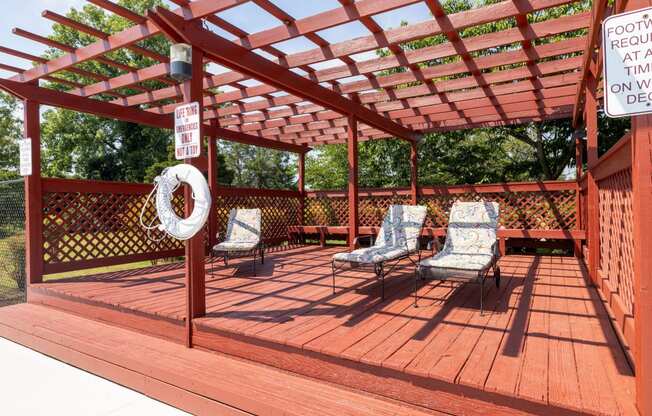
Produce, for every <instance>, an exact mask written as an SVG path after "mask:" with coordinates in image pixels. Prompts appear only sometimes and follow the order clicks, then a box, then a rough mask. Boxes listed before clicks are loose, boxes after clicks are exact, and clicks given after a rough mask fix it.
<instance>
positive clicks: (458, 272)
mask: <svg viewBox="0 0 652 416" xmlns="http://www.w3.org/2000/svg"><path fill="white" fill-rule="evenodd" d="M492 259H493V256H492V255H488V254H454V253H444V252H441V253H437V254H436V255H435V256H433V257H430V258H428V259H425V260H421V263H420V264H419V273H420V274H421V275H426V276H428V277H430V278H433V279H444V280H446V279H454V278H463V279H472V278H476V277H478V276H479V275H480V272H481V271H483V270H486V269H487V268H488V267H489V266H491V261H492Z"/></svg>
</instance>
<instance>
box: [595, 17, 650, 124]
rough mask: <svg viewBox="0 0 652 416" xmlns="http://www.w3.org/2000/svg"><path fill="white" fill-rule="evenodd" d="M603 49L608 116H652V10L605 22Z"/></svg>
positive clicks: (608, 19)
mask: <svg viewBox="0 0 652 416" xmlns="http://www.w3.org/2000/svg"><path fill="white" fill-rule="evenodd" d="M602 50H603V53H604V101H605V105H604V108H605V113H606V114H607V115H608V116H609V117H623V116H629V115H636V114H645V113H652V8H646V9H640V10H636V11H634V12H630V13H622V14H617V15H613V16H610V17H608V18H607V19H605V20H604V22H603V23H602Z"/></svg>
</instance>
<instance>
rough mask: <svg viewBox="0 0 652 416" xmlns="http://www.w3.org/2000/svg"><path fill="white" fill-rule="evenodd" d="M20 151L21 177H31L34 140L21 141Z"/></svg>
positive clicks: (19, 143) (19, 144)
mask: <svg viewBox="0 0 652 416" xmlns="http://www.w3.org/2000/svg"><path fill="white" fill-rule="evenodd" d="M18 148H19V149H20V175H21V176H29V175H31V174H32V139H29V138H28V139H23V140H19V142H18Z"/></svg>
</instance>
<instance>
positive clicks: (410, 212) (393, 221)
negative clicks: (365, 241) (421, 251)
mask: <svg viewBox="0 0 652 416" xmlns="http://www.w3.org/2000/svg"><path fill="white" fill-rule="evenodd" d="M426 212H427V211H426V207H424V206H420V205H392V206H390V207H389V209H388V211H387V214H386V215H385V219H384V220H383V225H382V226H381V227H380V231H379V232H378V237H377V238H376V242H375V243H374V245H373V246H372V247H368V248H361V249H358V250H354V251H352V252H350V253H337V254H335V255H334V256H333V260H335V261H345V262H352V263H367V264H375V263H382V262H384V261H388V260H393V259H396V258H399V257H402V256H404V255H406V254H408V253H411V252H413V251H415V250H416V249H417V242H418V238H419V235H420V234H421V228H422V227H423V222H424V221H425V220H426Z"/></svg>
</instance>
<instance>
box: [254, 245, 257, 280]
mask: <svg viewBox="0 0 652 416" xmlns="http://www.w3.org/2000/svg"><path fill="white" fill-rule="evenodd" d="M256 251H257V250H254V277H256Z"/></svg>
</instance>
